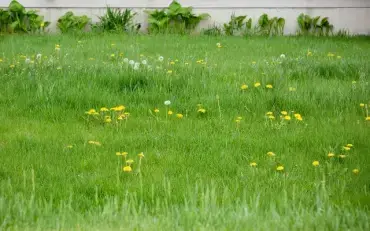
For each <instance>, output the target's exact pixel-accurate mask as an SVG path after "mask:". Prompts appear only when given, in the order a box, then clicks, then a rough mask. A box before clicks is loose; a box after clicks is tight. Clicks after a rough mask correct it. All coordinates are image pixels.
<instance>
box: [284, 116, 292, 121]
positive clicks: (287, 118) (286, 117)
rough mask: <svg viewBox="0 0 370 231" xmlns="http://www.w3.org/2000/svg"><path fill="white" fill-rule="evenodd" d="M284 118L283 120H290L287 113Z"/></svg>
mask: <svg viewBox="0 0 370 231" xmlns="http://www.w3.org/2000/svg"><path fill="white" fill-rule="evenodd" d="M284 119H285V120H291V119H292V118H291V117H290V116H288V115H287V116H284Z"/></svg>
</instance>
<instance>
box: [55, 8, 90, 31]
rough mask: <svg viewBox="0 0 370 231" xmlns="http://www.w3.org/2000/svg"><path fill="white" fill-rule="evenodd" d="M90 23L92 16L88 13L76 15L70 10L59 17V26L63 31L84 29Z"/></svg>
mask: <svg viewBox="0 0 370 231" xmlns="http://www.w3.org/2000/svg"><path fill="white" fill-rule="evenodd" d="M89 23H90V18H89V17H87V16H86V15H82V16H76V15H74V14H73V12H71V11H68V12H67V13H65V14H64V15H63V16H62V17H60V18H59V19H58V23H57V27H58V29H59V30H60V31H61V32H62V33H70V32H76V31H82V30H84V29H85V28H86V26H87V25H88V24H89Z"/></svg>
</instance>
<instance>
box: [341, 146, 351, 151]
mask: <svg viewBox="0 0 370 231" xmlns="http://www.w3.org/2000/svg"><path fill="white" fill-rule="evenodd" d="M343 150H344V151H349V150H351V148H350V147H347V146H345V147H343Z"/></svg>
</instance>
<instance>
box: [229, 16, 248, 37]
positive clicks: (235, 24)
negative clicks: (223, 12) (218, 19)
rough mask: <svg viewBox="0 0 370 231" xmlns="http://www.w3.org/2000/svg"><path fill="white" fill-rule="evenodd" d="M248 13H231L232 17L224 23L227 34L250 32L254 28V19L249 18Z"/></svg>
mask: <svg viewBox="0 0 370 231" xmlns="http://www.w3.org/2000/svg"><path fill="white" fill-rule="evenodd" d="M246 18H247V16H246V15H242V16H235V15H234V14H232V15H231V19H230V21H229V22H228V23H225V24H224V31H225V34H226V35H235V34H238V33H239V34H240V33H242V32H243V33H246V34H250V33H251V30H252V19H251V18H250V19H248V20H247V21H244V20H245V19H246Z"/></svg>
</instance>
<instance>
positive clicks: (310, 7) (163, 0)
mask: <svg viewBox="0 0 370 231" xmlns="http://www.w3.org/2000/svg"><path fill="white" fill-rule="evenodd" d="M9 2H10V0H0V7H7V6H8V4H9ZM20 2H21V3H22V4H23V5H24V6H25V7H27V8H33V9H39V11H40V14H42V15H44V16H45V19H46V20H48V21H51V22H52V25H51V28H52V29H53V28H54V29H55V23H56V21H57V19H58V18H59V17H60V16H61V15H63V14H64V13H65V12H67V11H73V12H75V14H77V15H83V14H86V15H88V16H89V17H91V18H92V19H93V21H96V20H97V16H99V15H102V14H104V11H105V6H106V5H109V6H111V7H118V8H132V9H134V10H135V11H136V12H138V16H137V17H136V21H137V22H139V23H141V24H142V25H143V28H145V27H146V25H147V23H146V18H147V16H146V13H145V12H144V10H145V9H153V8H164V7H166V6H168V4H169V3H170V2H171V0H20ZM179 2H180V3H181V4H182V5H184V6H193V7H194V10H195V12H196V13H203V12H206V13H209V14H210V15H211V17H212V18H211V19H209V20H208V21H207V22H202V24H201V26H202V27H207V26H208V25H213V24H214V23H216V24H221V23H224V22H227V21H228V20H229V19H230V15H231V14H232V13H235V14H236V15H248V16H249V17H252V18H253V19H254V22H256V20H257V19H258V17H259V16H260V15H261V14H263V13H267V14H268V15H269V16H279V17H284V18H285V20H286V27H285V33H288V34H292V33H295V32H296V30H297V22H296V18H297V16H298V15H299V14H300V13H305V14H309V15H311V16H325V17H329V20H330V22H331V23H332V24H334V26H335V28H336V29H348V30H349V31H350V32H351V33H354V34H370V23H369V22H370V0H180V1H179Z"/></svg>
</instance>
